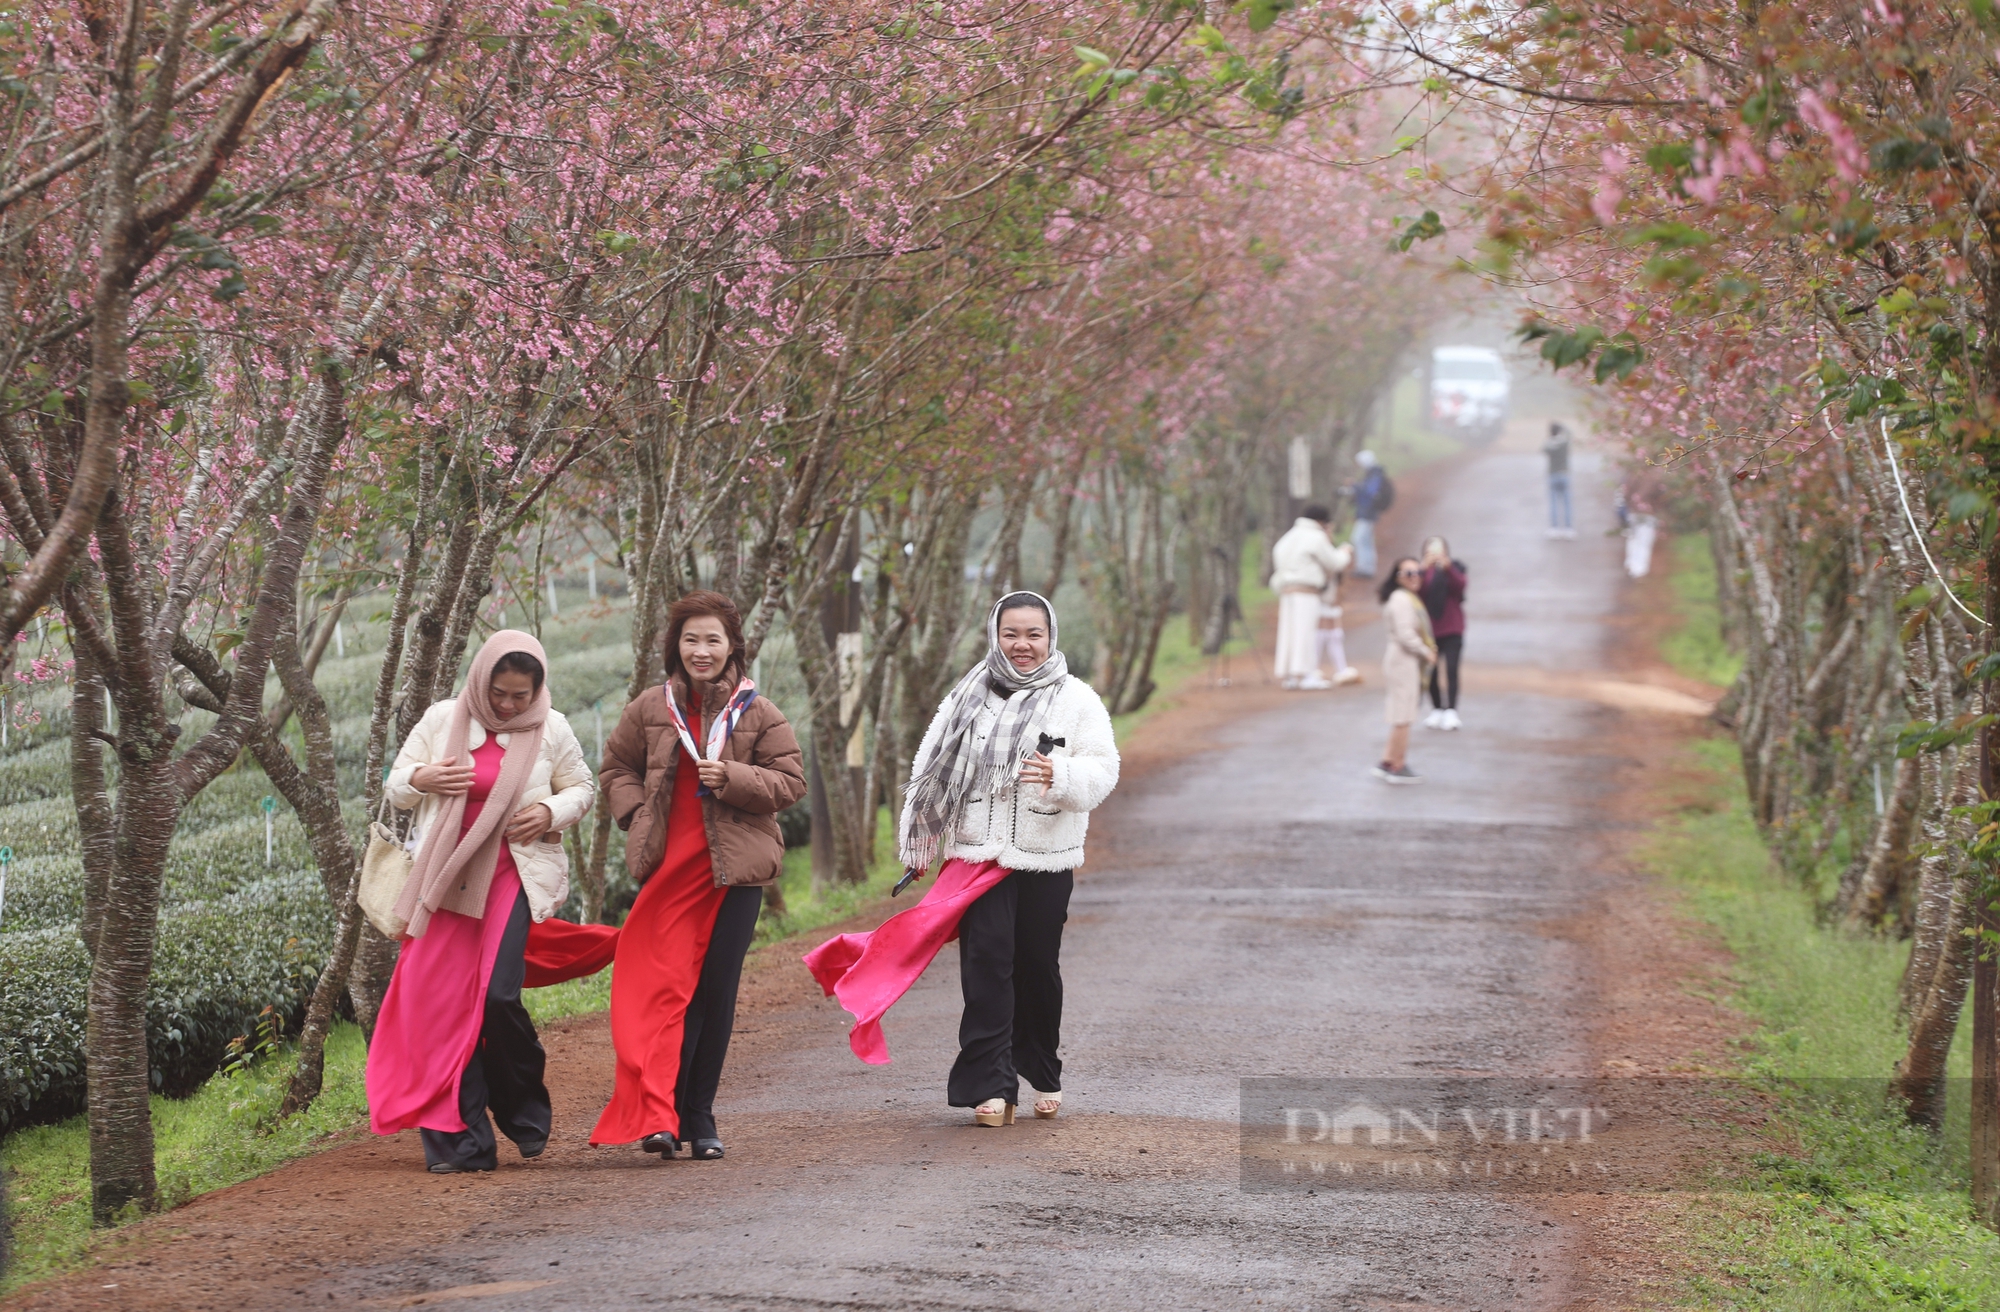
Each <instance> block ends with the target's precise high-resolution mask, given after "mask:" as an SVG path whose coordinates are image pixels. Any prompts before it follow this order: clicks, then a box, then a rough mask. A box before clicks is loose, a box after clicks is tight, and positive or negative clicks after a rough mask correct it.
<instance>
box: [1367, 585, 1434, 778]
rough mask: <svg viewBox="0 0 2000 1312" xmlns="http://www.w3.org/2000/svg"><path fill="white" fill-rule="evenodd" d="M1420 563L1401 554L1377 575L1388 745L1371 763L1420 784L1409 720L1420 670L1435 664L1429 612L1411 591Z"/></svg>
mask: <svg viewBox="0 0 2000 1312" xmlns="http://www.w3.org/2000/svg"><path fill="white" fill-rule="evenodd" d="M1423 579H1424V568H1423V566H1422V565H1421V564H1420V563H1418V561H1417V559H1416V557H1414V556H1404V557H1403V558H1402V559H1400V560H1398V561H1397V562H1396V563H1395V564H1394V565H1393V566H1391V567H1390V570H1389V577H1387V578H1386V579H1384V580H1382V588H1381V597H1382V627H1383V629H1384V630H1385V631H1386V633H1387V637H1388V642H1387V643H1386V644H1385V645H1384V647H1383V649H1382V681H1383V682H1384V683H1385V684H1387V685H1388V707H1387V719H1388V721H1389V745H1388V747H1387V748H1386V749H1385V751H1384V753H1383V757H1382V761H1381V763H1380V764H1378V765H1377V766H1376V767H1375V777H1376V778H1377V779H1380V780H1382V781H1383V782H1384V783H1392V784H1414V783H1421V782H1422V781H1423V776H1422V775H1420V774H1418V773H1416V771H1414V770H1412V769H1410V765H1409V759H1408V758H1409V752H1410V725H1411V723H1412V722H1413V721H1415V719H1416V718H1417V706H1418V703H1419V702H1420V700H1421V699H1422V696H1423V686H1424V675H1425V672H1426V671H1427V670H1429V669H1430V667H1431V666H1432V665H1434V664H1436V663H1437V640H1436V639H1434V638H1433V637H1431V621H1430V615H1429V614H1428V613H1427V612H1426V611H1425V610H1424V603H1423V601H1422V599H1421V598H1419V597H1418V595H1417V588H1418V587H1419V585H1421V584H1422V583H1423Z"/></svg>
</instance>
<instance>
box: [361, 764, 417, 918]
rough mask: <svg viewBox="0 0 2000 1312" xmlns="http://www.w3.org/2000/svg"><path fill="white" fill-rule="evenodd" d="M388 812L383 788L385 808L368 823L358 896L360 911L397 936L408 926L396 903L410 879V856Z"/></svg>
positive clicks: (387, 802) (387, 799) (387, 803)
mask: <svg viewBox="0 0 2000 1312" xmlns="http://www.w3.org/2000/svg"><path fill="white" fill-rule="evenodd" d="M388 814H389V794H388V790H387V789H384V790H383V793H382V809H381V811H380V812H379V813H378V814H377V815H376V817H375V819H374V820H373V821H372V822H371V823H370V824H369V826H368V851H367V853H366V854H364V855H363V856H362V858H361V889H360V892H359V893H358V894H357V895H356V900H357V901H358V902H360V903H361V914H362V915H364V916H366V917H368V923H369V924H371V925H373V926H375V929H376V931H377V932H378V933H380V934H381V935H382V937H384V938H390V939H398V938H401V937H402V936H403V931H404V930H406V929H408V928H409V925H408V924H407V923H406V922H405V921H404V920H403V919H402V918H401V917H400V916H398V915H397V914H396V903H398V902H399V901H401V900H402V897H403V885H405V884H407V883H409V882H410V865H411V858H410V853H409V850H408V849H407V848H405V847H404V846H403V844H402V842H401V840H399V839H398V838H397V837H396V831H395V830H394V829H391V828H390V827H389V826H388V824H386V823H385V818H386V817H387V816H388Z"/></svg>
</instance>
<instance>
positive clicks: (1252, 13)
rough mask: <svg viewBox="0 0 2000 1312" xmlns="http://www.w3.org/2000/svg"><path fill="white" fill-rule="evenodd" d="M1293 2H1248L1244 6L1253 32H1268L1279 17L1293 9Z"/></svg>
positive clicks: (1252, 0)
mask: <svg viewBox="0 0 2000 1312" xmlns="http://www.w3.org/2000/svg"><path fill="white" fill-rule="evenodd" d="M1292 4H1293V0H1248V3H1247V4H1245V5H1244V6H1243V8H1244V10H1245V11H1246V12H1247V14H1248V17H1249V23H1250V30H1251V31H1252V32H1263V31H1267V30H1268V29H1269V28H1270V26H1271V24H1273V23H1275V22H1277V21H1278V15H1279V14H1282V13H1284V12H1285V11H1286V10H1287V9H1290V8H1291V7H1292Z"/></svg>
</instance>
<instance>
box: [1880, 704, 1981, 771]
mask: <svg viewBox="0 0 2000 1312" xmlns="http://www.w3.org/2000/svg"><path fill="white" fill-rule="evenodd" d="M1996 719H2000V716H1993V715H1974V714H1972V713H1971V712H1969V711H1968V712H1967V713H1966V714H1964V715H1961V716H1959V717H1958V718H1957V719H1955V720H1951V721H1949V722H1946V723H1943V724H1938V723H1934V722H1932V721H1929V720H1918V721H1915V722H1914V723H1911V724H1908V725H1906V726H1904V728H1903V731H1902V732H1901V733H1899V734H1897V735H1896V755H1897V757H1898V758H1901V759H1908V758H1909V757H1912V756H1916V755H1918V754H1919V753H1922V752H1941V751H1944V750H1945V749H1946V748H1947V747H1957V746H1959V745H1961V744H1963V743H1969V742H1971V741H1972V740H1973V739H1974V738H1976V737H1978V736H1979V731H1980V730H1981V729H1984V728H1985V727H1986V726H1987V725H1989V724H1992V723H1993V722H1994V721H1995V720H1996Z"/></svg>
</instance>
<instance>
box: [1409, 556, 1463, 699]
mask: <svg viewBox="0 0 2000 1312" xmlns="http://www.w3.org/2000/svg"><path fill="white" fill-rule="evenodd" d="M1423 566H1424V581H1423V582H1422V583H1421V584H1420V585H1419V586H1418V588H1417V593H1418V595H1419V596H1421V597H1422V598H1423V599H1424V610H1425V611H1426V612H1427V613H1428V614H1429V615H1430V617H1431V633H1432V634H1433V635H1434V636H1435V637H1436V638H1437V645H1438V660H1437V664H1435V665H1433V666H1431V713H1430V714H1429V715H1427V716H1425V717H1424V725H1425V727H1427V728H1431V729H1456V728H1458V727H1459V723H1460V722H1459V718H1458V658H1459V654H1460V653H1461V652H1462V651H1463V650H1464V648H1465V562H1464V561H1462V560H1453V559H1452V557H1451V544H1450V543H1449V542H1446V541H1445V540H1444V539H1443V538H1441V537H1431V538H1426V539H1425V540H1424V550H1423Z"/></svg>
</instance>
